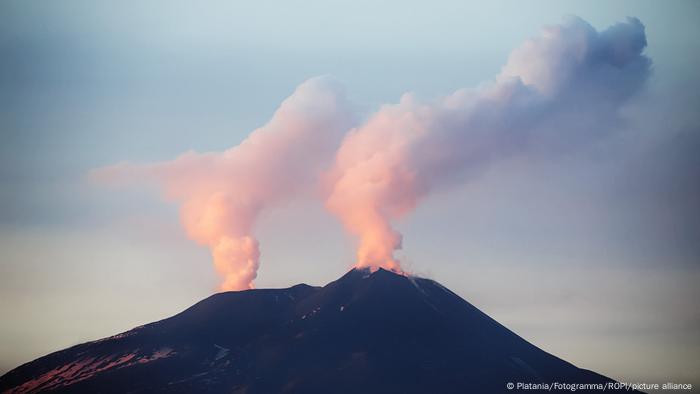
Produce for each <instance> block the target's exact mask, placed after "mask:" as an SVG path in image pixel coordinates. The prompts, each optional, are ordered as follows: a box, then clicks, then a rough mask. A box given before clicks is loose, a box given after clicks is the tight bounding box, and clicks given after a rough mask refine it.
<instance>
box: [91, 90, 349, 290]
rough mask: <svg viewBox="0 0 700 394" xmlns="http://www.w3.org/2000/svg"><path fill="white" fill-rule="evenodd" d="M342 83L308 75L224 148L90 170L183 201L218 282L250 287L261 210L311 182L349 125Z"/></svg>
mask: <svg viewBox="0 0 700 394" xmlns="http://www.w3.org/2000/svg"><path fill="white" fill-rule="evenodd" d="M351 122H352V115H351V111H350V107H349V105H348V103H347V101H346V100H345V97H344V94H343V92H342V89H340V88H339V87H338V86H337V84H335V83H334V82H333V81H332V80H330V79H329V78H327V77H319V78H314V79H311V80H308V81H306V82H305V83H303V84H302V85H300V86H299V87H298V88H297V89H296V91H295V92H294V93H293V94H292V95H291V96H290V97H289V98H287V99H286V100H285V101H284V102H283V103H282V105H281V106H280V108H279V109H278V110H277V111H276V112H275V114H274V116H273V117H272V119H271V120H270V121H269V123H267V124H266V125H265V126H263V127H261V128H259V129H257V130H255V131H253V132H252V133H251V134H250V135H249V136H248V138H246V139H245V140H244V141H243V142H242V143H241V144H240V145H238V146H235V147H233V148H230V149H228V150H226V151H223V152H216V153H196V152H188V153H185V154H183V155H182V156H180V157H178V158H177V159H175V160H173V161H169V162H164V163H155V164H148V165H134V164H119V165H115V166H111V167H106V168H102V169H99V170H96V171H95V172H94V174H93V175H94V177H96V178H97V179H99V180H102V181H107V182H119V181H127V182H130V181H134V180H147V181H154V182H157V183H158V184H160V185H161V186H162V188H163V190H164V193H165V196H166V198H167V199H169V200H172V201H176V202H178V203H180V204H181V209H180V213H181V220H182V224H183V226H184V228H185V230H186V231H187V234H188V236H189V237H190V238H192V239H193V240H195V241H196V242H198V243H200V244H202V245H206V246H208V247H209V248H210V250H211V253H212V257H213V260H214V265H215V267H216V270H217V271H218V272H219V274H221V276H222V277H223V283H222V284H221V289H222V290H241V289H248V288H252V287H253V280H254V279H255V277H256V275H257V270H258V266H259V259H260V249H259V244H258V241H257V239H256V238H255V236H254V235H253V233H254V226H255V222H256V219H257V217H258V215H259V214H260V212H261V211H263V210H265V209H266V208H270V207H271V206H274V205H276V204H280V203H282V202H284V201H287V200H288V199H289V198H291V197H292V196H294V195H295V194H297V193H299V192H301V191H303V190H308V189H311V188H313V187H315V185H316V182H317V179H318V176H319V173H320V172H321V171H322V170H323V169H324V168H325V167H327V166H328V165H329V163H331V162H332V159H333V152H334V151H335V150H336V149H337V147H338V145H339V143H340V141H341V140H342V137H343V134H344V133H345V132H346V131H347V130H348V129H349V128H350V127H351V126H352V123H351Z"/></svg>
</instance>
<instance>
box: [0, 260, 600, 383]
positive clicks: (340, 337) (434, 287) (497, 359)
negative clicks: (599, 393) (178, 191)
mask: <svg viewBox="0 0 700 394" xmlns="http://www.w3.org/2000/svg"><path fill="white" fill-rule="evenodd" d="M508 382H528V383H552V382H565V383H574V382H577V383H594V384H605V383H608V382H612V380H610V379H608V378H606V377H604V376H601V375H598V374H596V373H593V372H590V371H587V370H583V369H579V368H577V367H575V366H573V365H571V364H569V363H567V362H565V361H563V360H561V359H558V358H556V357H554V356H552V355H550V354H548V353H546V352H544V351H542V350H540V349H538V348H537V347H535V346H533V345H531V344H530V343H528V342H527V341H525V340H523V339H522V338H520V337H519V336H517V335H516V334H514V333H513V332H511V331H509V330H508V329H507V328H505V327H503V326H502V325H500V324H499V323H497V322H496V321H495V320H493V319H491V318H490V317H488V316H487V315H485V314H484V313H482V312H481V311H479V310H478V309H476V308H475V307H474V306H472V305H471V304H469V303H468V302H466V301H464V300H463V299H462V298H460V297H459V296H457V295H456V294H454V293H452V292H451V291H449V290H447V289H446V288H444V287H442V286H441V285H439V284H438V283H436V282H434V281H431V280H427V279H421V278H412V277H405V276H401V275H397V274H394V273H391V272H388V271H384V270H378V271H377V272H374V273H372V274H370V273H369V271H363V270H352V271H350V272H348V273H347V274H346V275H344V276H343V277H342V278H340V279H339V280H337V281H335V282H332V283H329V284H328V285H326V286H325V287H322V288H321V287H311V286H307V285H303V284H302V285H297V286H294V287H291V288H288V289H279V290H269V289H261V290H247V291H240V292H227V293H220V294H216V295H213V296H211V297H209V298H207V299H205V300H203V301H201V302H199V303H197V304H196V305H194V306H192V307H191V308H189V309H187V310H185V311H184V312H182V313H180V314H178V315H175V316H173V317H171V318H169V319H165V320H162V321H159V322H156V323H152V324H148V325H146V326H142V327H138V328H135V329H133V330H131V331H127V332H125V333H122V334H119V335H115V336H113V337H109V338H105V339H102V340H99V341H95V342H89V343H85V344H82V345H77V346H74V347H71V348H69V349H66V350H62V351H59V352H56V353H52V354H49V355H47V356H45V357H42V358H39V359H37V360H35V361H32V362H30V363H27V364H25V365H22V366H20V367H18V368H16V369H14V370H12V371H10V372H8V373H7V374H5V375H4V376H2V377H1V378H0V391H1V392H11V393H14V392H36V391H44V390H47V391H48V390H51V391H55V392H80V393H83V392H84V393H126V392H129V393H142V392H149V393H150V392H181V393H196V392H212V393H218V392H221V393H247V394H251V393H266V394H267V393H468V392H473V393H493V392H512V391H511V390H508V389H507V388H506V384H507V383H508ZM516 391H517V390H516ZM552 391H556V390H552ZM606 391H611V390H609V389H608V390H606ZM568 392H570V390H569V391H568ZM577 392H587V391H586V390H578V391H577Z"/></svg>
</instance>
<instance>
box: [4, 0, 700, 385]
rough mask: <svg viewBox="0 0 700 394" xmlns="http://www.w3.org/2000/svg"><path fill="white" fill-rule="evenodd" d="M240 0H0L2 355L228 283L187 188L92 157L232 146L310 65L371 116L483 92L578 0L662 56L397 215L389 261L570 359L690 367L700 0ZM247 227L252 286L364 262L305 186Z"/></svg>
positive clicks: (663, 374) (664, 374)
mask: <svg viewBox="0 0 700 394" xmlns="http://www.w3.org/2000/svg"><path fill="white" fill-rule="evenodd" d="M231 3H232V2H211V3H207V4H206V5H203V4H196V5H194V4H185V3H184V2H183V3H180V2H178V3H173V2H156V1H154V2H148V3H146V2H136V1H135V2H118V3H117V2H114V3H110V4H105V3H100V4H97V3H95V2H90V1H85V2H79V1H64V2H38V1H36V2H32V1H5V2H2V3H1V4H0V49H1V52H0V104H1V105H0V133H1V134H0V138H1V141H2V143H0V316H2V317H3V318H2V321H3V323H2V324H0V372H4V371H6V370H9V369H11V368H13V367H15V366H17V365H19V364H20V363H23V362H26V361H29V360H31V359H33V358H36V357H38V356H41V355H43V354H45V353H47V352H50V351H54V350H58V349H61V348H63V347H66V346H69V345H72V344H76V343H79V342H83V341H86V340H92V339H97V338H100V337H104V336H107V335H111V334H114V333H117V332H120V331H124V330H127V329H129V328H132V327H134V326H136V325H140V324H143V323H147V322H150V321H153V320H157V319H160V318H164V317H167V316H169V315H171V314H174V313H176V312H178V311H180V310H182V309H183V308H185V307H187V306H189V305H191V304H193V303H194V302H196V301H198V300H199V299H201V298H203V297H205V296H207V295H209V294H211V293H212V292H213V291H214V290H215V288H216V286H217V284H218V280H219V279H218V278H217V276H216V274H215V272H214V269H213V268H212V265H211V257H210V255H209V251H208V250H207V249H206V248H204V247H202V246H200V245H197V244H196V243H194V242H192V241H191V240H189V239H188V238H187V237H186V236H185V234H184V232H183V230H182V229H181V226H180V224H179V218H178V212H177V206H175V205H172V204H168V203H164V202H162V199H161V198H160V196H159V193H158V192H157V191H156V190H155V188H153V189H146V190H144V189H120V190H115V189H113V188H106V187H103V186H101V185H96V184H94V183H92V182H90V181H89V180H88V173H89V172H90V171H91V170H92V169H95V168H98V167H102V166H106V165H111V164H114V163H117V162H121V161H130V162H137V163H138V162H153V161H161V160H167V159H172V158H174V157H176V156H178V155H179V154H181V153H182V152H185V151H188V150H196V151H214V150H215V151H221V150H224V149H226V148H229V147H231V146H233V145H236V144H238V143H239V142H240V141H241V140H243V139H244V138H245V137H246V136H247V135H248V134H249V133H250V132H251V131H252V130H253V129H255V128H257V127H259V126H261V125H263V124H264V123H266V122H267V121H268V120H269V119H270V117H271V116H272V114H273V112H274V111H275V109H276V108H278V106H279V105H280V103H281V102H282V100H284V99H285V98H286V97H288V96H289V95H290V94H291V93H292V92H293V91H294V89H295V87H296V86H298V85H299V84H300V83H302V82H303V81H305V80H307V79H309V78H311V77H314V76H318V75H332V76H333V77H335V78H336V79H337V80H338V81H340V82H341V83H342V84H343V85H344V86H345V89H346V91H347V94H348V96H349V99H350V100H351V101H352V102H353V103H354V105H356V106H357V110H358V111H359V112H360V113H362V114H364V115H365V116H367V115H369V114H371V113H372V112H374V111H376V110H377V109H378V107H379V105H381V104H383V103H396V102H398V100H399V98H400V96H401V95H402V94H403V93H405V92H409V91H411V92H414V93H415V94H416V96H417V97H420V98H422V99H425V100H430V99H432V98H435V97H439V96H443V95H446V94H449V93H451V92H453V91H455V90H456V89H459V88H464V87H467V88H469V87H476V86H479V85H480V84H483V83H484V82H488V81H491V80H493V79H494V78H495V77H496V75H497V74H498V73H499V72H500V70H501V67H502V66H503V65H504V64H505V63H506V61H507V59H508V55H509V54H510V53H511V51H512V50H513V49H514V48H516V47H518V46H519V45H520V44H521V43H522V42H523V41H525V40H526V39H527V38H529V37H532V36H535V35H537V34H538V32H539V30H540V28H541V27H542V26H544V25H551V24H557V23H560V22H561V21H562V18H563V17H565V16H567V15H577V16H580V17H581V18H583V19H584V20H586V21H588V22H589V23H590V24H592V25H593V26H594V27H595V28H597V29H599V30H602V29H605V28H607V27H608V26H610V25H612V24H614V23H616V22H620V21H624V20H625V18H626V17H627V16H634V17H637V18H639V19H640V20H641V22H642V23H643V24H644V26H645V27H646V38H647V41H648V47H647V48H646V54H647V55H648V56H649V57H650V58H651V59H652V61H653V68H652V70H653V73H652V76H651V79H650V81H649V83H648V85H647V86H646V88H645V90H644V91H643V92H641V93H640V94H638V95H637V96H636V97H635V98H634V99H633V100H632V101H631V102H629V103H628V104H627V105H626V106H625V108H623V111H622V112H623V115H624V116H623V118H624V121H623V122H621V123H620V125H619V130H616V132H615V133H613V134H612V135H610V136H608V137H606V138H604V139H600V140H597V141H596V142H595V143H593V144H590V145H589V146H586V147H585V148H584V149H579V150H576V151H571V152H563V153H561V154H557V155H551V154H541V155H538V154H532V155H526V156H518V157H513V158H511V159H508V160H503V161H501V162H499V163H497V164H496V165H494V166H492V167H490V168H489V169H488V171H487V172H485V173H484V174H481V175H480V176H479V177H478V178H477V179H474V180H472V181H471V182H468V183H464V184H463V185H461V186H458V187H453V188H450V189H447V190H442V191H440V192H438V193H436V194H433V195H431V196H430V197H429V198H428V199H427V200H426V201H425V202H424V203H423V204H422V205H421V206H420V207H419V208H418V209H417V211H416V212H414V213H413V214H412V215H409V216H408V217H406V218H405V219H404V220H402V221H401V222H400V223H399V224H398V227H399V228H400V230H401V231H402V233H403V234H404V249H403V251H402V252H401V253H400V257H401V258H402V261H403V262H404V264H405V266H406V267H407V268H408V269H409V270H410V271H413V272H415V273H417V274H420V275H425V276H429V277H431V278H433V279H436V280H438V281H439V282H441V283H443V284H445V285H447V286H448V287H449V288H451V289H452V290H454V291H456V292H457V293H458V294H460V295H461V296H463V297H464V298H465V299H467V300H468V301H470V302H472V303H473V304H475V305H476V306H477V307H479V308H481V309H482V310H483V311H484V312H486V313H487V314H489V315H490V316H492V317H494V318H495V319H497V320H498V321H500V322H501V323H503V324H505V325H506V326H507V327H509V328H511V329H512V330H514V331H515V332H516V333H518V334H520V335H521V336H523V337H524V338H525V339H527V340H529V341H531V342H533V343H534V344H535V345H537V346H539V347H541V348H543V349H544V350H546V351H549V352H551V353H553V354H555V355H557V356H560V357H562V358H564V359H566V360H567V361H570V362H572V363H574V364H576V365H578V366H580V367H584V368H588V369H593V370H595V371H597V372H600V373H603V374H605V375H608V376H611V377H613V378H617V379H622V380H641V381H650V382H659V383H661V382H665V381H667V380H674V381H676V382H681V383H682V382H689V381H693V382H694V383H700V379H698V375H697V371H700V308H698V304H699V303H700V290H699V289H698V281H700V207H699V206H698V205H699V204H700V154H698V152H700V116H699V115H698V114H697V112H698V108H700V94H699V93H698V92H699V90H698V88H700V77H698V73H697V70H698V69H700V24H698V20H700V3H698V2H697V1H688V2H681V1H677V2H658V1H657V2H642V1H617V2H602V1H601V2H595V1H580V2H579V1H574V2H566V1H557V2H529V3H527V4H526V3H524V2H483V3H484V4H481V3H470V2H465V1H454V2H447V1H446V2H415V3H413V2H407V1H401V2H393V3H391V2H390V3H384V2H382V5H379V4H378V3H377V2H358V1H348V2H325V1H323V2H322V1H319V2H314V1H304V2H295V1H288V2H279V3H272V2H259V1H258V2H240V3H239V4H237V5H234V4H231ZM256 234H257V236H258V238H259V239H260V241H261V243H263V248H262V255H261V262H262V265H261V268H260V271H259V276H258V280H257V281H256V285H257V286H258V287H287V286H291V285H293V284H296V283H299V282H307V283H310V284H314V285H323V284H325V283H327V282H329V281H331V280H334V279H336V278H337V277H339V276H340V275H341V274H343V273H344V272H345V271H346V270H347V269H349V267H350V266H351V265H352V263H353V260H354V243H353V240H352V239H351V238H349V237H348V236H347V235H346V234H345V233H344V232H343V231H342V226H341V225H340V224H339V222H338V221H337V220H336V219H335V218H334V217H333V216H332V215H330V214H329V213H327V212H326V211H325V210H324V209H323V206H322V205H321V204H319V203H318V202H317V201H310V200H305V199H298V200H295V201H292V202H290V203H288V204H286V205H283V206H281V207H277V208H276V209H274V210H271V211H268V212H265V213H264V214H263V216H262V217H261V218H260V220H259V223H258V224H257V227H256Z"/></svg>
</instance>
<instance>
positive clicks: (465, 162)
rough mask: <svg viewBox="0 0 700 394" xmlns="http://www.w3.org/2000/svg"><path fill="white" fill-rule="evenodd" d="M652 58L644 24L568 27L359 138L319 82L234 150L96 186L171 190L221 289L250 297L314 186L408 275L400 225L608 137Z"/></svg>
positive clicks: (410, 100) (126, 167) (393, 112)
mask: <svg viewBox="0 0 700 394" xmlns="http://www.w3.org/2000/svg"><path fill="white" fill-rule="evenodd" d="M645 47H646V38H645V33H644V26H643V25H642V24H641V22H640V21H639V20H637V19H634V18H629V19H628V20H627V21H626V22H624V23H619V24H616V25H614V26H612V27H610V28H608V29H607V30H604V31H600V32H599V31H596V30H595V29H594V28H593V27H592V26H591V25H589V24H588V23H586V22H585V21H583V20H582V19H579V18H575V17H572V18H570V19H568V20H567V21H566V22H565V23H563V24H561V25H557V26H550V27H546V28H545V29H543V31H542V33H541V35H540V36H538V37H536V38H533V39H530V40H528V41H526V42H525V43H524V44H523V45H522V46H520V47H519V48H517V49H515V50H514V51H513V52H512V53H511V55H510V57H509V59H508V62H507V63H506V65H505V66H504V67H503V68H502V70H501V72H500V73H499V74H498V76H497V77H496V79H495V80H494V81H492V82H489V83H486V84H484V85H482V86H480V87H478V88H474V89H460V90H457V91H455V92H454V93H453V94H451V95H448V96H446V97H443V98H440V99H437V100H434V101H431V102H427V103H421V102H419V101H418V100H417V99H416V98H415V97H414V96H413V95H411V94H405V95H404V96H403V97H402V98H401V100H400V101H399V103H398V104H391V105H384V106H382V107H381V108H380V109H379V110H378V111H377V112H376V113H374V114H373V115H371V116H370V117H369V118H368V119H367V120H366V121H365V122H364V123H362V124H361V125H360V126H358V127H356V128H352V129H351V127H353V126H354V123H353V119H354V116H353V115H352V114H351V111H350V110H349V108H350V106H349V105H348V103H347V102H346V101H345V99H344V96H343V94H342V92H341V90H340V89H339V88H338V87H337V86H335V85H334V84H333V83H331V82H329V80H328V78H316V79H312V80H309V81H307V82H305V83H304V84H302V85H301V86H299V88H298V89H297V90H296V91H295V92H294V94H293V95H292V96H291V97H289V98H288V99H287V100H286V101H284V102H283V104H282V105H281V107H280V108H279V110H278V111H277V112H276V113H275V115H274V117H273V118H272V119H271V120H270V122H269V123H268V124H267V125H265V126H264V127H262V128H260V129H258V130H255V131H254V132H253V133H252V134H251V135H250V136H249V137H248V138H247V139H246V140H245V141H243V142H242V143H241V144H240V145H238V146H235V147H233V148H230V149H228V150H226V151H224V152H220V153H196V152H189V153H185V154H184V155H182V156H180V157H179V158H177V159H175V160H173V161H169V162H164V163H156V164H150V165H132V164H121V165H116V166H112V167H108V168H104V169H101V170H98V171H97V172H96V176H98V177H99V178H101V179H108V180H111V181H114V180H115V179H119V178H125V179H147V180H151V181H154V182H157V183H158V184H160V185H162V188H163V190H164V191H165V195H166V197H167V198H168V199H170V200H173V201H176V202H179V203H180V204H181V218H182V223H183V225H184V227H185V229H186V231H187V234H188V235H189V237H190V238H192V239H193V240H195V241H197V242H198V243H200V244H203V245H207V246H208V247H209V248H210V249H211V252H212V256H213V259H214V264H215V266H216V269H217V271H218V272H219V273H220V274H221V275H222V276H223V277H224V282H223V284H222V285H221V288H222V289H224V290H236V289H245V288H250V287H252V281H253V279H255V277H256V271H257V269H258V265H259V257H260V250H259V244H258V241H257V240H256V239H255V237H254V235H253V233H254V226H255V222H256V219H257V217H258V215H259V214H260V212H262V211H263V210H264V209H266V208H269V207H271V206H274V205H277V204H279V203H281V202H283V201H286V200H287V199H289V198H291V197H292V196H294V195H295V194H297V193H299V192H300V191H301V190H304V189H313V188H314V187H315V186H316V185H317V183H318V182H319V179H320V181H321V186H322V190H323V198H324V199H325V205H326V207H327V208H328V210H329V211H330V212H332V213H333V214H335V215H337V216H338V218H339V219H340V220H341V221H342V223H343V225H344V226H345V228H346V229H347V230H348V231H349V232H350V233H352V234H354V235H356V236H357V237H358V239H359V245H358V250H357V261H356V266H357V267H369V268H372V269H376V268H378V267H383V268H386V269H390V270H393V271H396V272H402V268H401V265H400V262H399V260H398V259H397V258H396V256H395V252H396V251H397V250H398V249H400V248H401V242H402V235H401V234H400V233H399V232H398V231H397V230H396V228H395V227H394V224H395V221H396V220H398V219H400V218H402V217H404V216H405V215H407V214H408V213H410V212H412V211H413V210H414V209H415V208H416V206H417V205H418V204H419V203H420V202H421V201H422V200H423V199H424V198H425V197H426V196H428V195H429V194H430V193H431V192H432V191H434V190H436V189H439V188H442V187H449V186H451V185H454V184H457V183H462V182H465V181H468V180H469V179H470V178H471V177H474V176H477V175H479V174H480V173H482V172H483V171H484V169H485V168H486V167H488V166H489V165H491V164H493V163H494V162H495V161H497V160H499V159H503V158H508V157H512V156H514V155H521V154H524V153H527V152H529V151H538V150H539V151H545V152H553V153H555V154H556V153H559V152H562V151H567V150H572V149H576V148H577V147H579V146H582V145H585V144H589V143H591V142H592V141H594V140H596V139H598V138H600V137H603V136H605V135H606V134H609V133H611V132H612V131H613V130H614V129H615V128H616V127H617V126H618V125H619V124H620V122H621V120H622V119H621V117H620V115H619V112H620V109H621V108H622V107H623V106H624V105H625V103H626V102H627V101H629V99H630V98H632V97H633V96H634V95H635V93H637V92H638V91H639V90H640V89H641V88H642V87H643V86H644V83H645V82H646V80H647V79H648V77H649V74H650V70H651V61H650V60H649V58H647V57H646V56H645V55H644V54H643V50H644V48H645Z"/></svg>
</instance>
